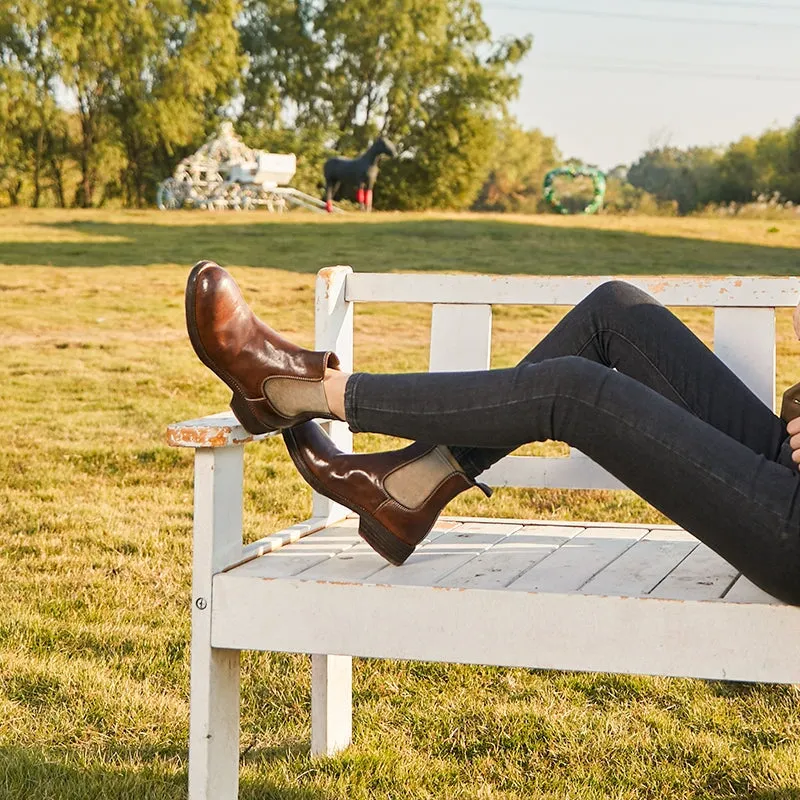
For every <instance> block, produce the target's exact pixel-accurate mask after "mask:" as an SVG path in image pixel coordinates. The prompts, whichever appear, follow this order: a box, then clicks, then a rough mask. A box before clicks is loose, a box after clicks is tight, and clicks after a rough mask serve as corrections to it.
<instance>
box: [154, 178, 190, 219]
mask: <svg viewBox="0 0 800 800" xmlns="http://www.w3.org/2000/svg"><path fill="white" fill-rule="evenodd" d="M185 200H186V185H185V184H184V183H183V182H181V181H178V180H175V178H167V179H166V180H165V181H161V183H159V184H158V193H157V194H156V205H157V206H158V207H159V208H160V209H161V210H162V211H172V210H174V209H176V208H181V207H182V206H183V204H184V201H185Z"/></svg>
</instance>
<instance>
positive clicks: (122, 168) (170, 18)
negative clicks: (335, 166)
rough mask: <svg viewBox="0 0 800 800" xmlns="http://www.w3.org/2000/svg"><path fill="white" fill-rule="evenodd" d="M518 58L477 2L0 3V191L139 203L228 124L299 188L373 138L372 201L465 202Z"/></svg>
mask: <svg viewBox="0 0 800 800" xmlns="http://www.w3.org/2000/svg"><path fill="white" fill-rule="evenodd" d="M530 44H531V40H530V38H529V37H519V38H506V39H502V40H494V39H493V38H492V37H491V33H490V31H489V28H488V27H487V25H486V24H485V22H484V21H483V19H482V16H481V7H480V4H479V3H478V2H477V1H476V0H326V1H325V2H320V1H319V0H103V2H99V0H69V2H65V0H0V126H1V127H0V194H2V196H3V198H4V200H5V201H6V202H8V203H11V204H17V203H22V202H25V203H29V204H30V205H33V206H38V205H42V204H45V203H46V204H49V205H60V206H66V205H77V206H83V207H91V206H95V205H100V204H103V203H107V202H110V201H118V202H122V203H123V204H125V205H129V206H144V205H149V204H152V202H153V199H154V195H155V187H156V185H157V183H158V182H159V181H160V180H162V179H163V178H165V177H167V176H168V175H170V174H171V173H172V171H173V169H174V166H175V164H176V163H177V162H178V161H179V160H180V159H181V158H183V157H185V156H186V155H188V154H189V153H191V152H193V151H194V150H196V149H197V147H198V146H199V145H200V144H201V143H202V142H203V141H204V140H205V139H207V138H208V137H209V136H210V135H211V134H213V132H214V131H215V130H216V129H217V127H218V126H219V123H220V121H221V120H222V119H233V120H234V121H235V125H236V128H237V131H238V132H239V133H240V135H242V136H243V138H244V139H245V141H246V142H247V143H248V144H249V145H250V146H251V147H258V148H263V149H268V150H272V151H274V152H295V153H297V154H298V175H297V177H296V182H295V183H296V185H298V186H299V187H300V188H305V189H310V190H312V191H317V184H318V183H319V175H320V165H321V162H322V161H323V160H324V158H325V157H327V156H328V155H330V154H331V153H332V152H334V151H336V152H344V153H352V152H355V151H358V150H360V149H363V148H365V147H366V146H367V144H368V143H369V141H370V140H371V139H373V138H374V137H375V136H377V135H383V136H385V137H387V138H389V139H391V140H392V141H394V142H395V143H397V144H398V145H399V146H400V149H401V153H402V157H401V158H398V159H397V160H395V161H394V162H393V163H390V164H387V165H386V170H385V172H386V174H385V175H384V179H383V181H382V182H381V189H382V191H381V193H380V196H379V197H377V198H376V200H377V201H378V202H379V203H380V204H381V205H383V206H385V207H394V208H425V207H450V208H452V207H464V206H465V205H466V206H468V205H469V204H470V203H471V202H472V201H473V200H474V198H475V196H476V195H477V193H478V192H479V190H480V188H481V186H482V184H483V182H484V180H485V178H486V175H487V172H488V161H489V158H490V155H491V153H492V151H493V147H492V143H493V141H494V140H495V139H496V138H497V132H498V130H499V129H500V128H501V127H502V126H503V124H504V123H502V122H501V121H502V120H504V115H505V112H506V109H507V105H508V102H509V101H510V100H511V99H512V98H513V97H514V96H515V94H516V92H517V90H518V87H519V77H518V75H517V74H516V73H515V66H516V65H517V64H518V63H519V61H520V60H521V59H522V57H523V56H524V55H525V53H526V52H527V51H528V49H529V47H530Z"/></svg>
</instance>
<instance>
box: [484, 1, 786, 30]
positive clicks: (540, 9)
mask: <svg viewBox="0 0 800 800" xmlns="http://www.w3.org/2000/svg"><path fill="white" fill-rule="evenodd" d="M486 8H494V9H503V10H509V11H533V12H535V13H537V14H560V15H563V16H570V17H594V18H596V19H636V20H643V21H646V22H676V23H680V24H682V25H685V24H687V23H688V24H690V25H698V24H699V25H738V26H743V25H744V26H746V27H748V28H773V29H775V28H778V29H781V30H786V29H793V28H800V24H795V23H789V22H754V21H751V20H744V19H710V18H709V17H668V16H667V17H665V16H662V15H656V14H629V13H627V12H624V11H591V10H589V9H577V8H574V9H573V8H547V7H545V6H530V5H519V4H516V3H493V4H492V5H487V6H486Z"/></svg>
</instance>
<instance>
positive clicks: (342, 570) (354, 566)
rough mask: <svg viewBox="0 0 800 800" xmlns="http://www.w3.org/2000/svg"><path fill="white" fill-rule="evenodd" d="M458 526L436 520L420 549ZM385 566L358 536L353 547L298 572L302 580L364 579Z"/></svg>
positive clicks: (384, 562)
mask: <svg viewBox="0 0 800 800" xmlns="http://www.w3.org/2000/svg"><path fill="white" fill-rule="evenodd" d="M456 527H458V523H456V522H437V523H436V525H435V526H434V528H433V530H432V531H431V532H430V533H429V534H428V537H427V539H425V541H424V542H423V544H422V545H420V549H422V548H423V547H427V546H429V545H430V543H431V542H434V541H436V540H437V539H438V538H439V537H441V536H443V535H444V534H445V533H447V531H449V530H452V529H453V528H456ZM385 567H386V559H384V558H382V557H381V556H379V555H378V554H377V553H376V552H375V551H374V550H373V549H372V548H371V547H370V546H369V545H368V544H367V543H366V542H364V541H362V540H361V539H360V538H359V539H358V542H357V544H356V545H354V546H353V547H350V548H347V549H346V550H342V551H340V552H338V553H335V554H334V555H332V556H331V558H329V559H327V560H324V561H319V562H317V563H316V564H314V565H313V566H311V567H309V569H307V570H304V571H303V572H300V573H299V574H298V576H297V577H298V578H301V579H302V580H314V581H365V580H367V579H371V578H372V576H374V575H375V574H376V573H377V572H380V571H381V570H382V569H384V568H385Z"/></svg>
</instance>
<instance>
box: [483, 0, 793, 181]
mask: <svg viewBox="0 0 800 800" xmlns="http://www.w3.org/2000/svg"><path fill="white" fill-rule="evenodd" d="M483 15H484V19H485V20H486V22H487V23H488V24H489V25H490V27H491V29H492V33H493V35H494V36H495V37H496V38H497V37H501V36H509V35H521V34H526V33H529V34H531V35H532V36H533V47H532V49H531V52H530V53H529V54H528V56H527V57H526V58H525V60H524V62H522V64H521V65H520V67H519V72H520V74H521V75H522V86H521V90H520V95H519V99H518V100H516V101H515V102H514V103H513V104H512V107H511V110H512V112H513V113H514V114H515V115H516V116H517V117H518V119H519V120H520V122H521V123H522V124H523V125H524V126H525V127H530V128H540V129H541V130H542V131H544V133H546V134H548V135H550V136H555V137H556V142H557V144H558V146H559V148H560V149H561V152H562V153H563V155H564V156H565V157H568V158H569V157H577V158H580V159H582V160H583V161H585V162H586V163H590V164H595V165H597V166H599V167H601V168H603V169H610V168H612V167H614V166H616V165H617V164H630V163H632V162H634V161H636V160H637V158H638V157H639V156H640V155H641V154H642V153H643V152H644V151H645V150H647V149H649V148H651V147H654V146H662V145H667V144H669V145H675V146H678V147H686V146H691V145H712V146H714V145H725V144H728V143H729V142H732V141H735V140H737V139H739V138H741V137H742V136H744V135H747V134H752V135H758V134H759V133H761V132H763V131H764V130H767V129H768V128H772V127H785V126H788V125H790V124H791V123H792V121H793V120H794V119H795V117H798V116H800V0H594V2H591V0H483Z"/></svg>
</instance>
